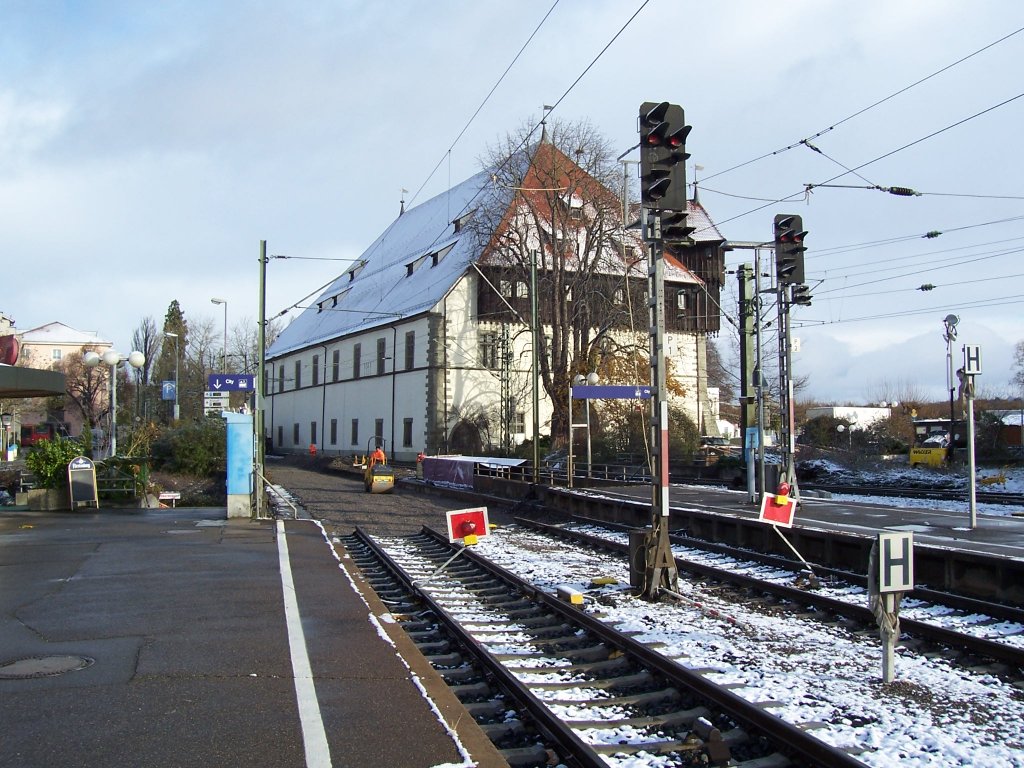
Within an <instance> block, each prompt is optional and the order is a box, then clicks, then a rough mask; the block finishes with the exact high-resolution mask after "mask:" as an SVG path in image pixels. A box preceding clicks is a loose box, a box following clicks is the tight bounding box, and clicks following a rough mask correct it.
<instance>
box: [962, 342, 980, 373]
mask: <svg viewBox="0 0 1024 768" xmlns="http://www.w3.org/2000/svg"><path fill="white" fill-rule="evenodd" d="M964 374H966V375H967V376H978V375H980V374H981V347H980V346H978V345H977V344H964Z"/></svg>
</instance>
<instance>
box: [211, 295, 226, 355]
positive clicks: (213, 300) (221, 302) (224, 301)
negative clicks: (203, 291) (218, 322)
mask: <svg viewBox="0 0 1024 768" xmlns="http://www.w3.org/2000/svg"><path fill="white" fill-rule="evenodd" d="M210 303H211V304H223V305H224V349H223V351H222V352H221V357H220V360H221V362H220V370H221V373H227V372H228V302H227V299H210Z"/></svg>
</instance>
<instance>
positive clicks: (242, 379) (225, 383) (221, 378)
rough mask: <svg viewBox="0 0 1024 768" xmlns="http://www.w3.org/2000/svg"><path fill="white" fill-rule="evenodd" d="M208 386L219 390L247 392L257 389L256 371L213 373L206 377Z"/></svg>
mask: <svg viewBox="0 0 1024 768" xmlns="http://www.w3.org/2000/svg"><path fill="white" fill-rule="evenodd" d="M206 388H207V389H212V390H216V391H218V392H220V391H223V392H247V391H249V390H255V389H256V374H254V373H211V374H210V375H209V376H208V377H207V378H206Z"/></svg>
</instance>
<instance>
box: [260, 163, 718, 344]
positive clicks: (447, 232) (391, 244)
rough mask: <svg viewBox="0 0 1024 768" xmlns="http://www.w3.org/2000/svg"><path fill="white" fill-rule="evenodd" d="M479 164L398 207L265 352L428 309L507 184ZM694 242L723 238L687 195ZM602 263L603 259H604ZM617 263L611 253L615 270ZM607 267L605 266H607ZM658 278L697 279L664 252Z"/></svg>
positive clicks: (476, 243) (503, 201) (477, 247)
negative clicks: (483, 212) (480, 214)
mask: <svg viewBox="0 0 1024 768" xmlns="http://www.w3.org/2000/svg"><path fill="white" fill-rule="evenodd" d="M535 149H536V146H534V147H531V148H526V149H523V150H520V151H519V152H517V153H516V154H515V155H514V156H513V157H512V159H511V161H510V162H511V163H513V164H517V165H518V169H516V170H517V171H518V173H519V175H520V176H521V175H522V174H523V173H525V172H526V170H527V168H528V167H529V165H530V162H531V158H532V155H533V151H534V150H535ZM494 174H495V171H494V170H492V169H487V170H484V171H481V172H479V173H477V174H476V175H475V176H472V177H470V178H469V179H467V180H466V181H464V182H462V183H461V184H458V185H456V186H454V187H452V188H451V189H450V190H448V191H447V192H443V193H441V194H440V195H437V196H436V197H434V198H432V199H430V200H428V201H426V202H425V203H422V204H421V205H418V206H415V207H413V208H410V209H408V210H406V211H405V212H404V213H403V214H401V215H400V216H399V217H398V218H397V219H395V220H394V221H393V222H392V223H391V225H390V226H389V227H388V228H387V229H386V230H385V231H384V233H383V234H382V235H381V236H380V237H378V238H377V240H376V241H375V242H374V243H373V244H372V245H371V246H370V247H369V248H367V249H366V251H365V252H364V253H363V254H362V255H361V256H360V257H359V259H358V260H357V261H356V262H355V264H354V265H353V266H352V267H350V268H349V269H348V270H347V271H345V272H343V273H342V274H341V275H339V276H338V277H337V278H336V279H335V280H334V281H333V282H332V283H331V285H330V286H329V287H328V288H327V289H326V290H324V291H323V292H322V293H321V294H320V296H319V297H318V298H317V299H316V301H315V302H314V303H313V304H311V305H310V306H309V307H307V308H306V309H305V310H304V311H303V312H302V314H300V315H299V316H298V317H297V318H295V320H294V321H292V322H291V323H290V324H289V325H288V326H287V327H286V328H285V329H284V330H283V331H282V332H281V334H280V335H279V336H278V338H277V339H276V340H275V342H274V343H273V345H272V346H271V347H270V349H269V350H267V357H268V358H275V357H280V356H281V355H286V354H289V353H291V352H295V351H296V350H299V349H304V348H308V347H310V346H314V345H317V344H322V343H325V342H327V341H330V340H333V339H337V338H339V337H342V336H346V335H350V334H354V333H358V332H360V331H365V330H369V329H371V328H376V327H380V326H386V325H390V324H391V323H394V322H396V321H399V320H402V319H405V318H408V317H414V316H416V315H419V314H422V313H424V312H427V311H429V310H430V309H431V308H432V307H434V306H435V305H436V304H438V303H439V302H440V301H441V300H442V299H443V298H444V297H445V296H446V295H447V293H448V292H449V291H450V290H451V289H452V287H453V286H454V285H455V284H456V282H457V281H458V279H459V278H460V277H461V276H462V274H463V273H465V271H466V270H467V269H468V268H469V267H470V265H471V264H473V263H474V262H475V261H476V260H477V259H478V258H479V256H480V253H481V250H482V246H483V244H482V243H481V242H480V236H481V234H482V233H480V232H476V231H475V230H474V228H473V227H471V226H470V227H466V226H464V223H465V221H466V219H467V218H469V217H470V216H472V213H473V211H475V210H477V209H480V208H483V207H487V208H488V209H489V210H497V209H498V207H499V206H501V205H505V206H507V205H508V204H509V203H510V202H511V198H512V192H511V191H510V190H509V189H506V188H503V187H501V186H500V185H499V186H497V187H496V186H495V185H494V184H493V183H492V179H493V178H494ZM689 206H690V207H689V212H690V215H691V216H692V217H693V218H692V219H691V225H692V226H695V227H696V228H697V231H695V232H694V234H693V237H694V239H695V240H696V241H697V242H715V241H724V238H723V237H722V236H721V234H720V233H719V232H718V229H717V227H715V225H714V223H712V221H711V218H710V217H709V216H708V214H707V212H706V211H705V210H704V208H703V207H702V206H701V205H700V203H697V202H690V204H689ZM605 267H607V265H605ZM623 269H625V265H623V264H622V262H621V260H618V262H617V266H616V268H615V270H623ZM615 270H610V271H615ZM665 278H666V280H672V281H676V282H684V283H691V282H692V283H700V282H701V280H699V279H698V278H696V277H695V276H694V275H693V274H692V273H691V272H690V271H689V270H688V269H686V268H685V267H684V266H683V265H682V264H681V263H679V262H678V261H676V260H674V259H666V270H665Z"/></svg>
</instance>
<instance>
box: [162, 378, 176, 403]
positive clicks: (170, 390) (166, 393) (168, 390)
mask: <svg viewBox="0 0 1024 768" xmlns="http://www.w3.org/2000/svg"><path fill="white" fill-rule="evenodd" d="M177 386H178V385H177V384H175V383H174V382H173V381H164V382H161V383H160V399H161V400H173V399H174V395H175V390H176V389H177Z"/></svg>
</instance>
